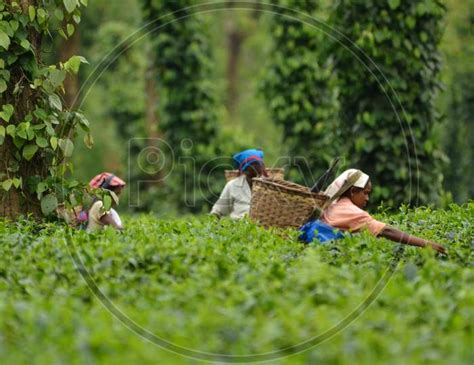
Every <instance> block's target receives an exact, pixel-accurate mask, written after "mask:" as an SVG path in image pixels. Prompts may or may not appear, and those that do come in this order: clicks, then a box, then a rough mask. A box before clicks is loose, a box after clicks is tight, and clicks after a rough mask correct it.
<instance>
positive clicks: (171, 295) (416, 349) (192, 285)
mask: <svg viewBox="0 0 474 365" xmlns="http://www.w3.org/2000/svg"><path fill="white" fill-rule="evenodd" d="M473 213H474V204H472V203H471V204H467V205H464V206H457V205H452V206H451V207H450V208H449V209H448V210H445V211H444V210H430V209H426V208H419V209H416V210H411V211H410V210H405V209H402V210H401V211H400V212H399V213H398V214H396V215H392V216H386V215H383V214H382V215H381V216H380V218H381V219H383V220H385V221H388V222H391V223H392V224H394V225H396V226H399V227H401V228H402V229H406V230H408V231H410V232H413V233H417V234H419V235H421V236H423V237H426V238H429V239H433V240H437V241H439V242H441V243H444V244H445V245H446V246H447V248H448V250H449V257H447V258H444V259H443V258H440V257H437V256H436V255H435V253H434V252H433V251H432V250H428V249H426V250H421V249H417V248H413V247H407V248H405V250H404V252H403V254H402V256H401V259H400V262H399V263H398V266H397V267H396V270H395V272H394V273H393V275H392V276H391V278H390V280H389V281H388V282H387V283H386V285H385V286H384V287H383V290H382V291H381V292H380V293H379V294H378V295H377V296H376V297H374V302H373V303H372V304H371V305H370V306H369V307H368V308H367V309H366V310H365V311H364V312H363V313H361V315H360V317H359V318H357V319H356V320H355V321H354V322H352V323H351V324H350V325H349V326H348V327H347V328H345V329H344V330H342V331H340V332H339V333H337V334H336V335H335V336H334V337H332V338H330V339H328V340H327V341H325V342H324V343H322V344H320V345H319V346H316V347H313V348H310V349H308V350H307V351H304V352H302V353H300V354H298V355H295V356H291V357H287V358H285V359H281V360H278V361H276V362H274V363H281V364H304V363H325V364H354V363H359V364H360V363H387V362H388V363H391V364H421V363H427V362H428V363H432V364H445V363H452V364H470V363H472V360H473V353H472V346H471V345H472V334H473V323H474V313H473V308H474V293H473V292H472V290H469V288H470V287H472V284H473V281H474V275H473V271H472V263H473V259H474V256H473V251H472V233H473V232H472V217H473ZM126 225H127V226H128V227H129V228H128V229H127V230H126V231H125V232H123V234H119V233H117V232H115V231H113V230H106V231H105V232H102V233H97V234H92V235H91V234H86V233H85V232H82V231H71V230H69V229H67V228H64V227H62V226H59V225H56V224H49V225H45V226H42V227H38V226H34V225H32V224H31V223H28V222H18V223H10V224H6V223H5V222H2V223H0V362H1V363H4V364H13V363H14V364H27V363H31V359H32V358H33V359H34V360H35V363H37V364H46V363H47V364H62V363H97V364H105V363H114V364H129V363H145V364H148V363H149V364H152V363H160V364H171V363H173V364H176V363H183V364H190V363H196V362H195V361H194V360H190V359H186V358H184V357H181V356H178V355H176V354H172V353H169V352H167V351H165V350H162V349H160V348H158V347H156V346H154V345H153V344H151V343H149V342H148V341H146V340H144V339H142V338H140V337H139V336H137V335H136V334H134V333H132V332H131V331H130V330H129V329H127V328H125V327H124V326H123V325H122V324H121V323H120V322H119V320H118V319H116V318H114V317H113V316H112V314H111V313H110V312H109V311H108V310H107V309H106V308H105V307H104V306H102V305H101V303H100V301H99V299H98V298H97V297H95V296H94V295H93V293H92V291H91V290H90V289H89V288H88V286H87V284H86V282H85V281H84V280H83V278H82V277H81V274H80V273H79V272H78V270H77V268H76V267H75V264H74V262H73V259H72V257H74V256H75V255H76V254H77V255H78V257H80V259H81V261H82V263H83V264H84V267H85V268H86V269H87V272H88V273H89V274H90V275H91V277H92V278H93V280H94V282H95V283H96V285H97V286H98V287H99V288H100V290H101V291H102V292H103V293H104V294H105V295H106V296H107V298H109V299H110V300H111V301H112V302H113V303H114V304H115V305H116V306H117V308H119V309H120V310H121V311H123V312H124V313H125V314H126V315H127V316H128V317H129V318H130V319H132V320H133V321H135V322H136V323H138V324H139V325H141V326H143V327H144V328H146V329H148V330H149V331H151V332H152V333H154V334H156V335H157V336H160V337H161V338H162V339H164V340H167V341H171V342H173V343H174V344H176V345H180V346H185V347H187V348H191V349H195V350H200V351H209V352H217V353H227V354H234V355H248V354H257V353H262V352H267V351H272V350H277V349H281V348H284V347H286V346H294V345H297V344H299V343H301V342H302V341H305V340H308V339H310V338H312V337H313V336H316V335H320V334H322V333H323V332H324V331H326V330H328V329H330V328H331V327H333V326H334V325H336V324H337V323H338V322H339V321H340V320H342V319H343V318H344V317H345V316H347V315H348V314H349V313H351V312H352V311H353V310H354V309H355V308H357V306H358V305H359V304H360V303H363V302H364V301H366V300H368V299H370V297H369V294H370V293H371V292H372V290H373V289H374V288H375V287H376V285H377V283H378V282H379V280H380V279H381V278H382V277H383V276H384V274H385V273H386V272H387V270H388V269H389V267H390V264H391V263H393V262H394V260H395V258H396V255H397V252H399V250H398V249H395V248H396V245H394V244H393V243H391V242H389V241H386V240H384V239H379V240H377V239H375V238H373V237H371V236H370V235H368V234H361V235H355V236H353V237H350V238H346V239H344V240H341V241H338V242H336V243H330V244H327V245H318V244H314V245H311V246H308V247H305V246H303V245H302V244H301V243H299V242H297V241H296V240H295V237H296V234H293V233H291V232H289V233H285V234H281V233H280V234H279V233H276V232H272V231H268V230H264V229H262V228H259V227H257V226H255V225H254V224H252V223H250V222H248V221H241V222H232V221H230V220H221V221H217V220H214V219H213V218H212V217H195V218H189V219H179V220H175V221H167V220H157V219H156V218H155V217H153V216H151V215H150V216H141V217H136V218H129V219H127V220H126ZM399 253H400V252H399ZM78 263H80V262H78ZM368 297H369V298H368Z"/></svg>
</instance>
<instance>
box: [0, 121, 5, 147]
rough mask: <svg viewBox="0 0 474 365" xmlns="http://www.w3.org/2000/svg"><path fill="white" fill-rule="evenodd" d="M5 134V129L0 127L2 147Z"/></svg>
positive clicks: (0, 143)
mask: <svg viewBox="0 0 474 365" xmlns="http://www.w3.org/2000/svg"><path fill="white" fill-rule="evenodd" d="M5 134H6V130H5V127H4V126H3V125H0V145H2V144H3V141H4V140H5Z"/></svg>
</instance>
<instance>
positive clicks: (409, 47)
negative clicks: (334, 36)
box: [332, 0, 445, 206]
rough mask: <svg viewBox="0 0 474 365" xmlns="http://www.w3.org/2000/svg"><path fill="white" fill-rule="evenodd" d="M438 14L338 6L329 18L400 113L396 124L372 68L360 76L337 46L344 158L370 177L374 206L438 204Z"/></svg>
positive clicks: (403, 5) (414, 7)
mask: <svg viewBox="0 0 474 365" xmlns="http://www.w3.org/2000/svg"><path fill="white" fill-rule="evenodd" d="M444 14H445V9H444V6H443V5H442V4H441V2H440V1H437V0H426V1H405V0H401V1H400V0H387V1H348V0H342V1H340V2H339V3H338V5H337V8H336V9H335V10H334V12H333V14H332V23H333V24H334V25H335V26H336V27H337V28H338V29H339V30H340V31H342V32H344V34H345V35H346V36H347V37H349V38H350V39H351V40H353V41H354V42H355V44H356V45H357V46H358V47H360V49H361V51H363V52H364V53H365V55H366V56H367V57H370V59H371V60H373V62H375V64H376V65H377V66H378V68H379V69H380V70H381V71H382V72H383V75H384V77H386V78H387V80H386V82H385V81H384V79H383V78H381V80H382V87H383V88H384V89H385V90H387V91H388V92H389V93H391V87H393V91H394V92H393V93H391V96H392V99H393V101H394V102H395V103H397V99H396V98H395V97H397V98H399V101H400V103H401V105H402V107H403V109H404V110H403V112H402V110H401V109H400V108H399V107H398V105H395V109H396V110H397V111H398V112H399V113H400V114H399V115H400V118H401V121H400V122H399V120H398V119H397V115H396V114H395V110H394V106H392V105H391V104H390V101H389V100H388V98H387V96H386V95H385V93H384V92H383V90H382V88H381V85H379V84H378V83H377V81H376V79H375V78H374V76H373V75H372V74H371V73H370V71H373V72H375V74H377V75H379V76H380V73H379V71H378V70H377V69H375V67H374V65H370V63H368V67H369V68H370V70H368V69H366V68H365V67H364V66H363V65H362V64H361V63H360V62H359V61H358V60H357V58H356V57H354V55H353V54H352V53H350V52H348V50H346V49H344V48H343V47H341V46H340V45H335V47H334V54H335V55H336V65H337V72H338V78H339V81H340V85H339V86H340V102H341V123H342V126H343V130H344V133H345V136H346V138H345V139H344V141H345V143H346V144H347V156H348V158H349V160H350V161H351V164H352V165H354V166H357V167H359V168H361V169H363V170H364V171H366V172H367V173H368V174H370V175H371V176H372V177H373V179H374V182H375V184H374V193H373V197H374V199H373V200H374V202H375V204H378V203H380V202H381V201H385V202H387V203H388V204H389V205H394V206H395V205H398V204H400V203H402V202H408V201H411V203H415V204H428V203H436V202H437V201H438V199H439V194H440V191H441V181H442V175H441V170H440V162H441V157H442V152H441V151H440V149H439V143H438V141H437V140H436V139H435V138H434V135H433V128H434V126H435V125H436V123H438V121H439V118H440V116H439V113H438V112H437V110H436V107H435V98H436V95H437V91H438V90H439V89H440V82H439V77H438V76H439V71H440V67H441V61H440V54H439V51H438V45H439V43H440V40H441V35H442V21H443V16H444ZM401 125H402V126H403V131H402V129H401ZM408 128H410V130H409V129H408ZM404 134H405V135H404ZM349 137H350V138H349ZM407 152H408V153H407ZM408 155H409V156H410V157H408ZM415 157H416V160H415ZM416 162H417V163H416ZM418 169H419V170H418ZM410 173H411V174H413V176H412V179H411V180H410ZM410 182H411V183H412V185H410ZM417 184H418V185H417Z"/></svg>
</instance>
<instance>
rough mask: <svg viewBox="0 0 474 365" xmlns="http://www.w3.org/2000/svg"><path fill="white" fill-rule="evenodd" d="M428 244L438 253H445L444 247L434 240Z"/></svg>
mask: <svg viewBox="0 0 474 365" xmlns="http://www.w3.org/2000/svg"><path fill="white" fill-rule="evenodd" d="M428 245H429V246H431V247H432V248H433V249H434V250H436V251H438V252H439V253H442V254H445V255H446V254H447V252H446V249H445V248H444V247H443V246H442V245H440V244H438V243H436V242H428Z"/></svg>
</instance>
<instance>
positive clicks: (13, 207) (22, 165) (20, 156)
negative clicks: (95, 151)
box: [0, 0, 90, 218]
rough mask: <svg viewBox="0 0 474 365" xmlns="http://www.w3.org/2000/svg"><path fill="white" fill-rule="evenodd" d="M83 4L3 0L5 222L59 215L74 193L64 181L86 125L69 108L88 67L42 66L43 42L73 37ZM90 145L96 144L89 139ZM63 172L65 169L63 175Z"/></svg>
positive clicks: (0, 147)
mask: <svg viewBox="0 0 474 365" xmlns="http://www.w3.org/2000/svg"><path fill="white" fill-rule="evenodd" d="M84 3H85V1H84V0H81V2H78V1H75V0H74V1H66V0H65V1H51V2H48V3H43V2H40V1H34V0H25V1H21V2H20V3H18V2H15V1H4V0H2V1H0V12H1V19H2V20H1V21H0V105H1V106H2V110H1V114H0V119H1V124H0V159H1V161H2V164H1V166H0V180H1V181H2V188H3V191H1V192H0V215H1V216H4V217H9V218H16V217H18V216H19V215H20V214H26V213H32V214H33V215H35V216H36V217H38V216H40V214H41V211H42V212H43V213H44V214H48V213H50V212H51V211H53V210H54V209H55V208H56V206H57V203H58V200H59V201H61V200H64V199H65V197H66V195H67V194H68V192H69V190H68V188H69V187H73V185H75V183H74V184H71V186H67V185H65V183H64V181H62V180H61V178H62V176H63V174H64V172H65V169H66V168H67V164H65V163H64V162H65V159H67V158H69V157H70V156H71V155H72V152H73V149H74V143H73V137H74V134H75V130H76V127H77V126H78V125H81V126H82V127H83V128H85V129H86V130H88V122H87V120H86V119H85V118H84V117H83V116H82V115H81V114H80V113H76V112H70V111H68V110H66V109H65V108H63V102H62V100H61V97H60V95H61V94H62V92H63V87H62V85H63V81H64V79H65V77H66V74H67V73H68V72H70V73H73V74H74V73H77V71H78V69H79V65H80V63H82V62H85V60H84V59H83V58H81V57H77V56H76V57H72V58H70V59H69V60H68V61H66V62H63V63H60V64H59V65H46V64H44V63H43V61H42V60H43V51H44V46H45V44H44V42H43V41H44V40H45V39H46V38H47V37H49V36H50V34H51V33H54V32H59V34H61V35H62V36H63V37H64V38H67V37H68V36H71V35H72V34H73V33H74V29H75V26H74V24H77V23H78V22H79V19H80V7H81V6H82V5H84ZM87 142H90V138H87ZM58 167H59V169H58Z"/></svg>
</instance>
